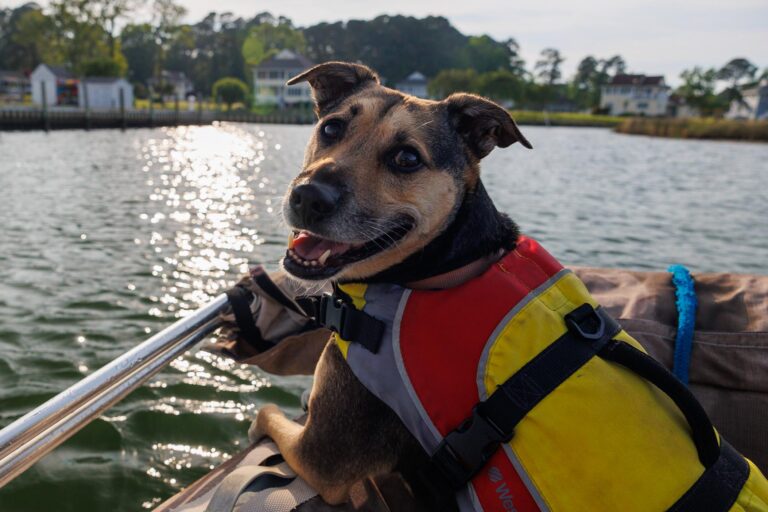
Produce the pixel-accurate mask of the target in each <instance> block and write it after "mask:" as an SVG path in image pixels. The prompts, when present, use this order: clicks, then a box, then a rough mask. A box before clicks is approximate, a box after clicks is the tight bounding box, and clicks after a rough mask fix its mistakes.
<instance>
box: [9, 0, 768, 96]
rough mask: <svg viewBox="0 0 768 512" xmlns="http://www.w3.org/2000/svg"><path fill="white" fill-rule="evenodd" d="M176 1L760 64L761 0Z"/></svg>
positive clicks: (636, 63) (683, 59)
mask: <svg viewBox="0 0 768 512" xmlns="http://www.w3.org/2000/svg"><path fill="white" fill-rule="evenodd" d="M147 1H150V0H147ZM177 1H178V2H179V3H180V4H181V5H184V6H185V7H186V8H187V9H188V15H187V17H186V19H185V21H187V22H194V21H197V20H199V19H201V18H202V17H203V16H205V15H206V14H207V13H208V12H209V11H211V10H216V11H218V12H226V11H230V12H232V13H234V14H236V15H239V16H243V17H252V16H253V15H254V14H256V13H258V12H263V11H269V12H271V13H272V14H274V15H275V16H277V15H283V16H287V17H289V18H291V19H292V20H293V22H294V24H296V25H297V26H307V25H312V24H315V23H318V22H320V21H329V22H332V21H339V20H348V19H369V18H373V17H375V16H377V15H379V14H405V15H412V16H417V17H422V16H426V15H430V14H431V15H441V16H445V17H446V18H448V19H449V20H450V21H451V23H453V25H454V26H456V27H457V28H458V29H459V30H460V31H461V32H463V33H465V34H472V35H479V34H489V35H491V36H492V37H494V38H496V39H507V38H509V37H514V38H515V39H516V40H517V42H518V43H519V44H520V47H521V51H522V55H523V57H524V58H525V60H526V63H527V65H528V66H529V68H530V67H532V66H533V63H534V62H535V61H536V59H537V57H538V54H539V52H540V51H541V50H542V49H544V48H547V47H554V48H557V49H558V50H560V52H561V53H562V54H563V55H564V56H565V58H566V61H565V63H564V65H563V71H564V74H565V76H566V77H570V76H571V75H572V74H573V72H574V71H575V69H576V66H577V64H578V62H579V61H580V60H581V59H582V58H583V57H584V56H586V55H594V56H596V57H598V58H601V57H609V56H611V55H615V54H619V55H621V56H622V57H624V59H625V61H626V62H627V64H628V66H629V67H628V70H629V71H631V72H638V73H646V74H662V75H665V77H666V80H667V83H670V84H672V85H676V84H677V83H679V74H680V72H681V71H682V70H684V69H688V68H691V67H693V66H695V65H699V66H704V67H720V66H722V65H723V64H725V63H726V62H727V61H728V60H730V59H731V58H733V57H746V58H748V59H749V60H750V61H752V62H753V63H755V64H756V65H757V66H758V67H759V68H760V69H764V68H766V67H768V0H727V1H723V0H688V1H682V0H645V1H639V0H613V1H610V2H609V1H600V0H531V1H528V2H521V1H519V0H462V1H456V0H453V1H451V0H388V1H387V2H386V3H384V2H368V1H363V0H323V1H322V2H320V1H316V0H315V1H311V2H310V1H298V0H256V1H254V0H219V1H217V2H215V3H212V2H210V1H209V0H177ZM3 3H8V0H0V5H2V4H3ZM12 3H14V4H15V3H17V2H16V1H14V2H12ZM41 3H44V1H43V2H41Z"/></svg>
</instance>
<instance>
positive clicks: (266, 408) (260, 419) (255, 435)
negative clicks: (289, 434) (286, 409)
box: [248, 404, 283, 443]
mask: <svg viewBox="0 0 768 512" xmlns="http://www.w3.org/2000/svg"><path fill="white" fill-rule="evenodd" d="M276 415H277V416H282V415H283V412H282V411H281V410H280V408H279V407H278V406H276V405H275V404H265V405H263V406H262V407H261V408H260V409H259V412H258V414H257V415H256V419H255V420H253V422H251V426H250V428H248V440H249V441H250V442H251V443H256V442H257V441H259V440H260V439H261V438H262V437H265V436H268V435H269V427H268V424H269V419H270V418H271V417H274V416H276Z"/></svg>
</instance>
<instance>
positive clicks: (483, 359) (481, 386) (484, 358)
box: [477, 268, 571, 400]
mask: <svg viewBox="0 0 768 512" xmlns="http://www.w3.org/2000/svg"><path fill="white" fill-rule="evenodd" d="M570 273H571V271H570V270H569V269H567V268H564V269H562V270H561V271H559V272H558V273H557V274H555V275H553V276H552V277H550V278H549V279H547V280H546V281H544V282H543V283H541V284H540V285H539V286H537V287H536V288H534V289H533V290H531V291H530V292H528V295H526V296H525V297H523V299H522V300H521V301H520V302H518V303H517V304H515V306H514V307H513V308H512V309H510V310H509V312H508V313H507V314H506V315H504V318H502V319H501V322H499V323H498V325H496V328H495V329H494V330H493V332H492V333H491V335H490V337H489V338H488V341H486V342H485V347H483V353H482V354H481V355H480V361H478V363H477V391H478V393H479V394H480V400H485V399H486V398H488V393H486V391H485V368H486V366H487V365H488V355H489V354H490V352H491V347H493V344H494V342H495V341H496V338H498V337H499V336H500V335H501V331H503V330H504V328H505V327H506V326H507V324H508V323H509V321H510V320H512V317H514V316H515V315H516V314H518V313H519V312H520V310H521V309H523V308H524V307H525V306H527V305H528V304H530V303H531V301H533V300H534V299H535V298H536V297H538V296H539V295H541V294H542V293H544V291H546V290H547V289H548V288H549V287H550V286H552V285H553V284H554V283H555V281H557V280H559V279H560V278H561V277H563V276H564V275H566V274H570Z"/></svg>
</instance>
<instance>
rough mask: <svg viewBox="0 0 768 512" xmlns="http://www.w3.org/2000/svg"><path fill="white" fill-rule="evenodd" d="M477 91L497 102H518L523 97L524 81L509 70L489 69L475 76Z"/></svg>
mask: <svg viewBox="0 0 768 512" xmlns="http://www.w3.org/2000/svg"><path fill="white" fill-rule="evenodd" d="M476 84H477V91H478V92H479V93H480V94H482V95H483V96H487V97H488V98H491V99H492V100H495V101H498V102H502V103H503V102H506V101H514V102H515V103H518V104H519V103H520V102H521V101H522V99H523V91H524V89H525V83H524V82H523V80H522V79H521V78H520V77H519V76H517V75H515V74H514V73H512V72H511V71H509V70H506V69H502V70H498V71H489V72H488V73H483V74H481V75H479V76H478V77H477V80H476Z"/></svg>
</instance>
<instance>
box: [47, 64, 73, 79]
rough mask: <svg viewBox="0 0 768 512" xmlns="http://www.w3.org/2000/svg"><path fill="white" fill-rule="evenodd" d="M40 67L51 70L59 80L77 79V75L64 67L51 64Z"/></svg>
mask: <svg viewBox="0 0 768 512" xmlns="http://www.w3.org/2000/svg"><path fill="white" fill-rule="evenodd" d="M40 65H41V66H45V67H47V68H48V69H50V70H51V73H53V74H54V75H56V77H58V78H77V77H76V76H75V75H73V74H72V72H70V71H69V70H68V69H67V68H65V67H64V66H51V65H50V64H40Z"/></svg>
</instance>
